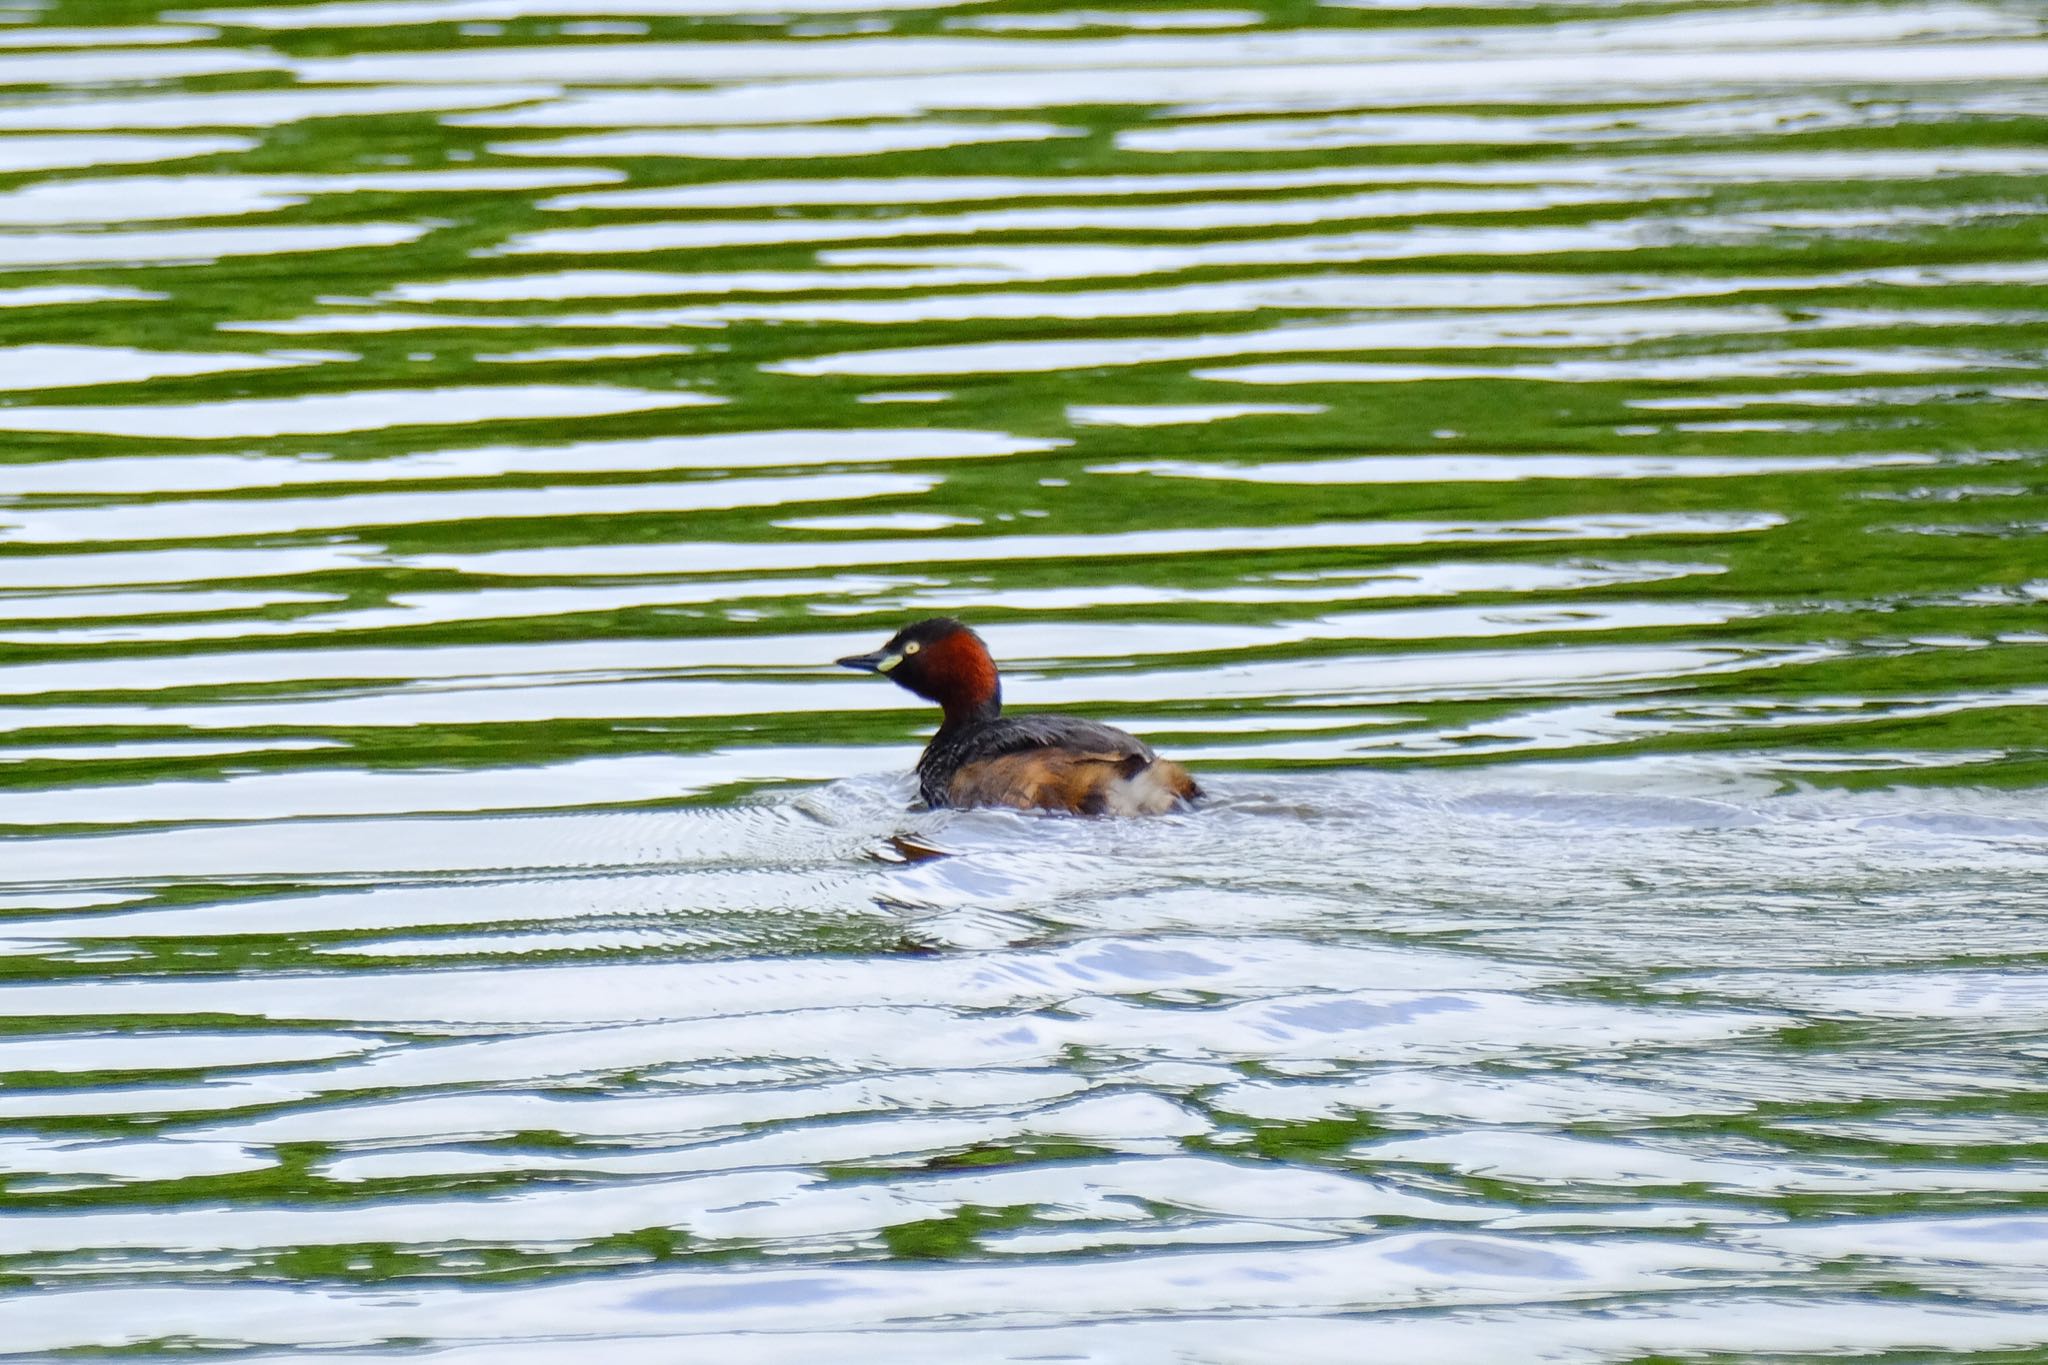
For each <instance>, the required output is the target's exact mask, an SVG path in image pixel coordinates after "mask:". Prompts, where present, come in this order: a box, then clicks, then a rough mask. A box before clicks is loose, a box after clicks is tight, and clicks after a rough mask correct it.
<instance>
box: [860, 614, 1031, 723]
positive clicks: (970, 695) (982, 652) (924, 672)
mask: <svg viewBox="0 0 2048 1365" xmlns="http://www.w3.org/2000/svg"><path fill="white" fill-rule="evenodd" d="M838 663H839V666H840V667H841V668H857V669H859V670H860V671H861V672H863V673H879V674H881V675H882V676H884V677H886V678H887V679H888V680H889V681H890V682H893V683H895V684H896V685H897V686H898V687H901V688H905V689H907V690H908V691H911V692H915V693H916V694H917V695H918V696H920V697H923V698H925V699H926V700H927V701H935V702H937V703H938V704H939V705H941V706H943V707H945V708H946V719H947V720H949V721H953V720H967V719H976V718H979V719H991V720H992V719H994V718H995V717H996V716H998V715H1000V714H1001V713H1002V709H1003V689H1002V684H1001V683H1000V682H999V681H998V680H997V678H996V661H995V660H994V659H992V658H990V657H989V652H988V646H987V645H984V644H983V643H982V642H981V637H980V636H979V635H976V634H975V633H974V632H973V631H971V630H969V629H968V628H967V627H966V626H965V625H963V624H961V623H960V622H958V621H956V620H954V619H953V618H952V617H950V616H934V617H932V618H931V619H930V620H927V621H919V622H918V623H917V624H915V625H910V626H905V627H904V628H903V629H901V630H899V631H897V632H896V633H895V634H894V635H892V636H890V637H889V643H888V644H886V645H883V646H882V647H881V648H880V649H878V650H876V651H875V652H874V653H872V654H856V655H853V656H852V657H850V658H845V659H840V660H839V661H838Z"/></svg>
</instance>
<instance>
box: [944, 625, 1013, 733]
mask: <svg viewBox="0 0 2048 1365" xmlns="http://www.w3.org/2000/svg"><path fill="white" fill-rule="evenodd" d="M926 659H927V663H926V665H925V671H926V673H927V674H928V675H929V677H930V683H929V686H928V689H927V690H926V691H925V695H926V696H927V697H930V698H931V699H932V700H933V701H935V702H937V703H938V704H939V705H940V706H941V707H942V708H943V709H944V710H945V713H946V719H945V721H944V723H943V724H941V725H940V727H939V728H940V730H941V731H957V730H960V729H964V728H966V727H968V726H973V725H984V724H987V723H988V722H989V721H992V720H994V719H995V718H996V717H998V716H1000V715H1002V713H1003V684H1002V680H1001V678H1000V677H999V676H998V675H997V673H996V661H995V660H994V659H991V658H990V657H989V654H988V650H987V648H986V647H984V646H983V645H982V643H981V641H980V640H978V639H976V638H975V637H974V636H973V635H970V634H968V633H966V632H965V631H962V632H961V633H959V634H957V635H954V636H952V637H950V638H948V639H946V640H943V641H941V642H940V643H939V644H937V645H936V646H934V647H932V649H931V650H930V652H929V653H928V654H927V655H926Z"/></svg>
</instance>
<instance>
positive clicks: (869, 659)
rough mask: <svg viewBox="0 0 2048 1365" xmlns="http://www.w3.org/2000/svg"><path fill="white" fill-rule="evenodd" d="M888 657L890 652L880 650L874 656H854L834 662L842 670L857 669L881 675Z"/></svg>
mask: <svg viewBox="0 0 2048 1365" xmlns="http://www.w3.org/2000/svg"><path fill="white" fill-rule="evenodd" d="M888 657H889V651H888V650H886V649H878V650H876V651H875V652H874V653H872V654H854V655H850V656H848V657H847V658H844V659H834V660H833V662H834V663H836V664H838V665H839V666H840V667H841V668H857V669H859V670H860V671H861V672H863V673H880V672H881V671H882V664H883V663H884V662H885V661H887V659H888Z"/></svg>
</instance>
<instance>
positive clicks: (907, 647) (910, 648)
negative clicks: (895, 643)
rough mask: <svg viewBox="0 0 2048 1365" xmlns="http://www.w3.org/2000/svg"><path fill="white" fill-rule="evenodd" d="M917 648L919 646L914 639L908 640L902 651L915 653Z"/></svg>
mask: <svg viewBox="0 0 2048 1365" xmlns="http://www.w3.org/2000/svg"><path fill="white" fill-rule="evenodd" d="M918 648H919V646H918V643H917V641H915V640H912V641H911V642H910V643H909V644H907V645H905V646H903V652H904V653H905V654H915V653H917V651H918Z"/></svg>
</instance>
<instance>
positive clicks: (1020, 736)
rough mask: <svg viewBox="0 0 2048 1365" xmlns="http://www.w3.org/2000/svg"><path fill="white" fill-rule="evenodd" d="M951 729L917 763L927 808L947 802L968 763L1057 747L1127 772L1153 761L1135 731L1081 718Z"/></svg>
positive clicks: (1018, 719) (1012, 720) (1036, 718)
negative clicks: (1097, 758) (1117, 765)
mask: <svg viewBox="0 0 2048 1365" xmlns="http://www.w3.org/2000/svg"><path fill="white" fill-rule="evenodd" d="M949 728H951V727H941V729H940V730H939V733H938V734H936V735H934V736H933V737H932V742H931V745H930V747H928V748H927V749H926V750H925V751H924V756H923V757H922V758H920V759H919V760H918V763H917V778H918V793H919V795H921V796H922V797H923V798H924V802H925V804H926V805H928V806H943V805H946V804H947V801H946V787H947V785H948V784H949V783H950V782H951V781H952V778H953V774H954V773H956V772H957V771H959V770H960V769H961V768H963V767H966V766H967V765H968V764H970V763H984V762H987V761H988V760H989V759H992V758H1001V757H1002V756H1003V755H1005V754H1015V753H1022V752H1024V751H1025V750H1029V749H1049V748H1057V749H1065V750H1069V751H1074V752H1079V753H1085V754H1090V755H1099V756H1100V757H1102V758H1103V759H1105V760H1108V761H1111V762H1116V763H1120V764H1125V765H1128V766H1126V767H1125V768H1124V771H1125V773H1126V774H1129V773H1133V772H1136V771H1139V770H1141V769H1143V768H1144V767H1145V765H1146V764H1148V763H1150V762H1151V761H1152V750H1151V749H1150V747H1148V746H1147V745H1146V744H1145V742H1144V741H1143V740H1141V739H1139V738H1138V737H1137V736H1136V735H1131V734H1126V733H1125V732H1124V731H1122V730H1119V729H1117V728H1116V727H1115V726H1112V725H1101V724H1098V723H1096V722H1095V721H1092V720H1083V719H1081V718H1080V717H1079V716H1060V715H1024V716H1004V717H1002V718H1001V719H998V720H992V721H989V722H988V723H987V724H984V725H976V726H971V727H964V729H965V732H964V733H961V734H954V735H949V734H947V733H946V731H947V729H949Z"/></svg>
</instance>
